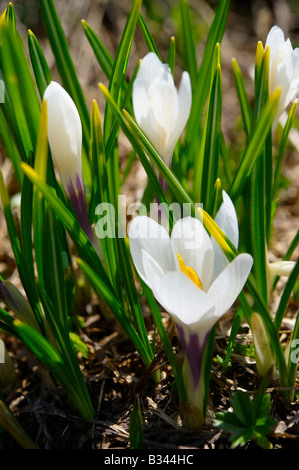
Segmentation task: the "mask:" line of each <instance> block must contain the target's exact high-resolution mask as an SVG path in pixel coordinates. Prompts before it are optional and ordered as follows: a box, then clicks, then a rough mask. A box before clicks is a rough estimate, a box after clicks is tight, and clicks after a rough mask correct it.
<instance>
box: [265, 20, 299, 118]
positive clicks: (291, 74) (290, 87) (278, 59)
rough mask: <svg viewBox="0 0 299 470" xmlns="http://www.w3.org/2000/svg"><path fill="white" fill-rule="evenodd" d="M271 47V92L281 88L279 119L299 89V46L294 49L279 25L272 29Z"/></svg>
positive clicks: (268, 38)
mask: <svg viewBox="0 0 299 470" xmlns="http://www.w3.org/2000/svg"><path fill="white" fill-rule="evenodd" d="M268 46H269V49H270V64H269V93H270V95H271V94H272V93H273V92H274V91H275V90H277V88H281V95H280V99H279V103H278V109H277V121H278V119H279V117H280V116H281V114H282V112H283V111H284V110H285V109H286V107H287V106H288V105H289V103H290V102H291V101H292V100H294V98H295V97H296V95H297V93H298V91H299V48H296V49H293V47H292V44H291V41H290V40H289V39H287V40H285V38H284V33H283V31H282V30H281V29H280V28H279V27H278V26H273V28H272V29H271V30H270V32H269V34H268V36H267V40H266V46H265V47H266V48H267V47H268Z"/></svg>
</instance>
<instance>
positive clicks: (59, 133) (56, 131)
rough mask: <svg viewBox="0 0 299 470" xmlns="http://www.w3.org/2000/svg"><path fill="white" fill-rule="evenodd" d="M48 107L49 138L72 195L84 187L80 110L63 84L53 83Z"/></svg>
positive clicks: (52, 150) (60, 173) (47, 91)
mask: <svg viewBox="0 0 299 470" xmlns="http://www.w3.org/2000/svg"><path fill="white" fill-rule="evenodd" d="M43 99H44V100H46V101H47V110H48V139H49V145H50V149H51V154H52V157H53V160H54V163H55V167H56V168H57V171H58V173H59V177H60V180H61V184H62V186H63V188H64V190H65V192H66V193H67V195H68V196H69V197H70V196H71V194H72V192H73V191H74V190H76V189H77V190H78V186H83V177H82V164H81V147H82V127H81V120H80V116H79V113H78V110H77V108H76V106H75V103H74V102H73V100H72V98H71V97H70V96H69V94H68V93H67V92H66V91H65V90H64V89H63V88H62V86H61V85H59V83H56V82H51V83H50V85H49V86H48V87H47V88H46V91H45V93H44V97H43Z"/></svg>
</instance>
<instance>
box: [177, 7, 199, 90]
mask: <svg viewBox="0 0 299 470" xmlns="http://www.w3.org/2000/svg"><path fill="white" fill-rule="evenodd" d="M180 16H181V31H182V41H183V44H182V49H183V51H184V55H183V60H184V61H185V65H186V67H187V70H188V72H189V75H190V79H191V84H192V89H193V90H194V89H195V84H196V78H197V61H196V44H195V37H194V25H193V23H192V17H191V11H190V5H189V3H188V0H180Z"/></svg>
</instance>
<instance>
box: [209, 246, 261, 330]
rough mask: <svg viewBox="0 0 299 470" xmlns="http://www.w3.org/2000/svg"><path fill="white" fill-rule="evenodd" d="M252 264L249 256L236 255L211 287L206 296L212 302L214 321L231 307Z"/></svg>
mask: <svg viewBox="0 0 299 470" xmlns="http://www.w3.org/2000/svg"><path fill="white" fill-rule="evenodd" d="M252 263H253V259H252V257H251V256H250V255H249V254H247V253H242V254H240V255H238V256H237V257H236V258H235V259H234V260H233V261H232V262H231V263H229V265H228V266H227V267H226V268H225V269H224V271H222V273H220V274H219V276H218V277H217V279H216V280H215V281H214V282H213V284H212V285H211V287H210V289H209V290H208V296H209V297H210V299H211V300H212V301H213V302H214V305H215V317H216V319H219V318H220V317H221V316H222V315H224V313H225V312H227V310H228V309H229V308H230V307H231V306H232V305H233V303H234V301H235V300H236V298H237V297H238V295H239V294H240V292H241V290H242V289H243V286H244V284H245V282H246V280H247V278H248V276H249V273H250V270H251V268H252ZM215 321H216V320H215Z"/></svg>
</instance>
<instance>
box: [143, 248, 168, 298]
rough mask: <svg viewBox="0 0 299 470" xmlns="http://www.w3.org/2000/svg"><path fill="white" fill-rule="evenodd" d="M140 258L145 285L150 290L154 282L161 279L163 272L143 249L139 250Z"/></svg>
mask: <svg viewBox="0 0 299 470" xmlns="http://www.w3.org/2000/svg"><path fill="white" fill-rule="evenodd" d="M141 256H142V263H143V268H144V273H145V279H146V284H147V285H148V286H149V287H150V288H151V289H152V288H153V285H154V284H155V282H157V281H159V280H160V279H162V277H163V276H164V272H163V271H162V269H161V267H160V266H159V264H158V263H157V262H156V261H155V260H154V259H153V258H152V257H151V256H150V255H149V254H148V253H147V252H146V251H144V250H143V249H142V250H141Z"/></svg>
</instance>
